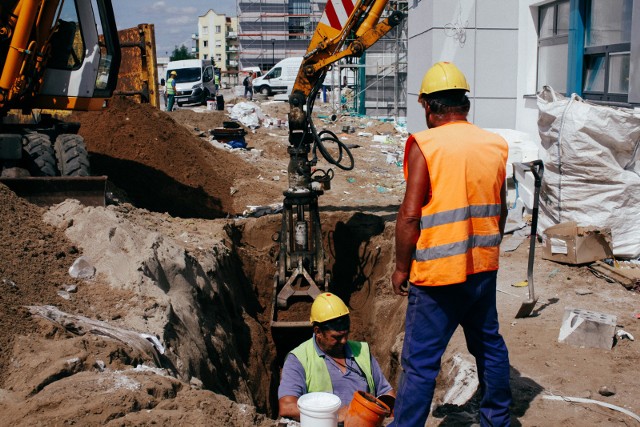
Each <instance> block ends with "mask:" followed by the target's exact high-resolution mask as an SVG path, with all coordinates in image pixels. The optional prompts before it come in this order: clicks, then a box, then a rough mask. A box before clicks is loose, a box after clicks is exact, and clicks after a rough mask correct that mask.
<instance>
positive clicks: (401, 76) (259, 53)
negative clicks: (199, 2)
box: [236, 0, 408, 119]
mask: <svg viewBox="0 0 640 427" xmlns="http://www.w3.org/2000/svg"><path fill="white" fill-rule="evenodd" d="M236 4H237V12H238V40H239V44H240V51H239V62H240V69H242V68H246V67H259V68H260V69H262V70H264V71H266V70H268V69H270V68H271V67H272V66H273V65H275V64H277V63H278V61H280V60H282V59H284V58H289V57H293V56H303V55H304V54H305V53H306V50H307V47H308V45H309V41H310V40H311V37H312V36H313V33H314V31H315V28H316V25H317V23H318V21H319V20H320V18H321V17H322V13H323V12H324V8H325V5H326V0H322V1H319V0H237V3H236ZM396 10H399V11H402V12H405V14H406V13H407V10H408V3H407V0H390V1H389V4H388V5H387V8H386V10H385V12H384V14H383V17H384V16H388V15H389V14H390V13H391V12H393V11H396ZM407 21H408V20H407V19H404V20H403V21H402V22H401V24H400V25H398V26H397V27H395V28H393V29H392V30H391V31H390V32H389V33H388V34H386V35H385V36H384V37H383V38H381V39H380V40H378V42H377V43H375V44H374V45H373V46H371V47H370V48H369V49H368V50H367V51H366V53H365V55H363V58H364V60H363V59H361V58H348V59H346V60H343V61H340V63H338V64H335V66H334V70H332V71H331V72H329V73H328V78H329V77H330V76H331V81H330V83H328V85H329V86H331V87H333V88H337V89H338V91H337V94H338V95H337V99H338V100H339V101H338V104H341V108H340V109H341V110H342V111H341V112H342V113H348V114H361V115H367V116H372V117H380V118H394V119H397V118H400V117H406V113H407V102H406V99H407V94H406V82H407V43H408V35H407ZM336 72H337V76H336ZM345 78H346V81H343V79H345ZM332 92H336V91H332ZM345 94H348V96H345ZM331 98H332V99H335V98H336V95H335V94H332V96H331Z"/></svg>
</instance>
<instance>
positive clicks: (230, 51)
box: [227, 46, 238, 53]
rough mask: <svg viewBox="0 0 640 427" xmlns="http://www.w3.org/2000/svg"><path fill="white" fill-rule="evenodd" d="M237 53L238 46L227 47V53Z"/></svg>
mask: <svg viewBox="0 0 640 427" xmlns="http://www.w3.org/2000/svg"><path fill="white" fill-rule="evenodd" d="M237 51H238V46H227V52H229V53H236V52H237Z"/></svg>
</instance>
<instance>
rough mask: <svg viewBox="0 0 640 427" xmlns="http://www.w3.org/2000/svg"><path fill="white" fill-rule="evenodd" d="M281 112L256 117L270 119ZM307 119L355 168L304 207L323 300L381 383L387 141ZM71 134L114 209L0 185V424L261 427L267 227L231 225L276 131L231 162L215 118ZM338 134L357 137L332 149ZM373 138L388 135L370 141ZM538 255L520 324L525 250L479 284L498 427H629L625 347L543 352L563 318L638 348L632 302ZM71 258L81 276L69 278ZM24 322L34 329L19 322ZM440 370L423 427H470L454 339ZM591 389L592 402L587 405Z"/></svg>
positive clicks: (97, 116) (280, 183) (632, 380)
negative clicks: (366, 349)
mask: <svg viewBox="0 0 640 427" xmlns="http://www.w3.org/2000/svg"><path fill="white" fill-rule="evenodd" d="M284 105H285V104H283V103H272V102H264V103H261V104H259V106H260V107H261V108H262V109H263V112H264V113H265V114H267V115H269V116H270V117H273V118H280V119H281V120H285V119H286V108H285V107H284ZM317 110H318V111H317V112H316V114H317V115H318V121H317V122H324V123H323V125H322V127H328V128H330V129H332V130H333V131H334V132H336V133H338V134H340V135H341V138H343V139H344V140H345V142H347V143H349V144H352V146H353V147H354V148H353V153H354V156H355V157H356V168H355V169H354V170H353V171H348V172H343V171H338V172H337V173H336V178H335V179H334V181H333V182H332V189H331V191H329V192H327V194H325V195H323V196H321V198H320V201H319V204H320V210H321V218H322V227H323V238H324V245H325V251H326V261H327V263H326V265H327V269H328V271H329V272H331V274H332V276H333V281H332V284H331V286H330V290H331V291H333V292H336V293H337V294H339V295H340V296H341V297H342V298H343V299H344V300H345V301H346V302H347V303H348V305H349V307H350V309H351V312H352V316H353V321H352V325H353V333H352V338H354V339H365V340H367V341H369V342H370V343H371V345H372V349H373V352H374V354H375V356H376V357H377V358H378V360H379V362H380V364H381V366H382V368H383V370H384V372H385V373H386V375H387V377H388V378H389V380H390V381H391V383H392V384H393V385H396V384H397V383H398V378H399V375H400V368H399V360H400V351H401V348H402V339H403V334H402V331H403V321H404V312H405V308H406V300H405V299H403V298H399V297H396V296H395V295H393V294H392V291H391V289H390V285H389V277H390V274H391V272H392V271H393V267H394V262H393V236H394V230H395V212H396V211H397V207H398V204H399V203H400V201H401V198H402V191H403V186H402V171H401V168H400V167H399V166H398V164H397V163H396V162H395V161H394V159H397V154H398V152H400V153H401V149H402V144H403V142H404V136H402V135H398V134H396V132H395V130H394V129H393V126H391V125H390V124H389V123H377V122H375V121H370V120H368V119H357V118H351V117H348V116H343V117H339V118H338V120H337V121H336V122H329V121H326V120H325V119H324V118H323V117H326V116H328V115H329V114H330V113H331V111H330V110H328V109H326V108H325V109H323V108H322V107H320V108H317ZM75 119H76V120H78V121H80V122H81V123H82V128H81V132H82V133H83V135H84V136H85V138H86V140H87V143H88V145H89V149H90V153H91V158H92V165H93V168H94V171H96V172H97V173H100V174H106V175H108V176H109V179H110V181H112V182H113V183H114V185H115V186H116V187H117V188H118V191H116V195H118V196H119V197H124V196H122V194H123V193H125V192H126V195H127V197H128V199H127V200H128V201H129V202H130V203H123V204H122V203H121V204H118V205H115V206H108V207H92V208H90V207H84V206H82V205H80V204H79V203H77V202H75V201H71V200H68V201H66V202H64V203H62V204H60V205H57V206H53V207H51V208H49V209H42V208H38V207H35V206H33V205H31V204H29V203H27V202H25V201H24V200H22V199H19V198H17V197H16V196H15V195H14V194H13V193H12V192H10V191H9V190H8V189H6V187H3V186H2V185H0V223H2V224H3V226H2V227H1V228H0V291H1V292H0V326H1V327H2V333H1V334H0V414H2V419H3V424H7V425H24V426H27V425H67V424H78V425H113V426H116V425H117V426H133V425H151V424H160V425H213V426H247V427H248V426H260V427H267V426H275V425H276V424H277V422H276V421H275V420H274V418H275V417H276V415H277V414H276V413H275V409H274V408H275V407H276V406H275V405H276V397H275V391H276V389H277V384H278V381H279V378H278V375H279V362H280V358H281V356H282V354H279V353H281V352H280V351H279V349H280V348H281V347H280V346H282V345H289V344H290V343H288V342H283V341H282V338H283V337H282V336H278V335H277V333H276V334H274V336H272V334H271V331H270V321H271V313H272V298H273V293H272V292H273V275H274V273H275V261H276V259H277V255H278V243H277V242H275V241H274V235H276V234H277V232H278V230H279V227H280V221H281V218H280V216H279V215H278V214H275V215H274V214H267V215H264V216H262V217H260V218H250V217H249V218H244V217H241V218H235V216H236V215H237V214H239V213H242V212H243V211H244V210H246V209H247V206H256V205H268V204H272V203H277V202H281V201H282V190H283V188H284V187H285V186H286V184H285V183H286V172H283V171H285V170H286V164H287V162H288V157H287V154H286V148H287V139H286V137H287V130H286V127H281V128H278V127H268V128H265V127H261V128H259V129H257V130H256V132H255V133H254V132H251V131H249V133H248V135H247V142H248V144H249V147H248V148H249V149H248V150H228V149H225V148H222V147H220V146H219V145H216V144H212V143H210V142H209V138H208V135H207V134H206V130H207V129H209V128H214V127H219V126H220V124H221V123H222V122H223V121H226V120H228V116H227V115H226V114H225V113H224V112H215V111H214V112H212V111H204V110H202V109H201V110H193V111H192V110H189V109H181V110H178V111H176V112H173V113H171V114H167V113H165V112H160V111H156V110H153V109H151V108H149V107H148V106H144V105H142V106H140V105H136V104H132V103H129V102H128V101H125V100H115V101H114V104H113V106H112V108H111V109H110V110H109V111H106V112H102V113H84V114H76V115H75ZM344 126H354V127H355V128H356V129H357V131H356V133H351V132H350V133H342V132H341V130H342V128H343V127H344ZM196 128H197V129H196ZM202 131H205V135H204V136H202V133H201V132H202ZM358 132H363V133H364V135H361V136H358ZM381 134H386V135H389V138H388V139H384V138H383V139H380V138H378V139H377V141H378V142H374V141H373V140H372V139H373V138H372V135H381ZM400 159H401V157H400ZM318 167H326V164H323V162H320V163H319V165H318ZM230 188H234V189H235V191H230ZM231 193H233V194H231ZM224 217H229V218H224ZM210 218H218V219H210ZM540 252H541V248H540V247H539V246H538V248H537V249H536V254H535V267H534V268H535V270H534V271H535V285H536V293H537V294H538V295H539V298H540V299H539V301H538V304H537V306H536V309H535V310H534V312H533V313H532V315H531V316H530V317H528V318H525V319H515V317H514V316H515V313H516V312H517V311H518V308H519V307H520V305H521V304H522V302H523V301H524V300H525V299H526V293H527V290H526V288H516V287H513V286H512V285H513V284H514V283H516V282H519V281H521V280H523V279H525V278H526V269H527V260H528V245H527V244H526V241H525V242H524V243H523V244H521V245H520V247H519V248H518V249H517V250H516V251H514V252H510V253H503V254H502V258H501V270H500V273H499V276H498V288H499V293H498V307H499V312H500V321H501V331H502V333H503V335H504V337H505V340H506V342H507V345H508V347H509V351H510V359H511V373H512V374H511V379H512V389H513V393H514V404H513V407H512V424H513V425H525V426H558V425H566V426H596V425H620V426H623V425H635V424H634V423H635V421H634V420H633V418H632V417H630V416H629V415H627V414H624V413H622V412H620V411H616V410H612V409H607V408H604V407H602V406H597V405H595V404H593V403H581V404H578V403H570V402H568V401H551V400H546V399H545V398H546V397H548V396H551V395H556V396H569V397H579V398H583V399H592V400H595V401H600V402H604V403H607V404H610V405H615V406H617V407H620V408H624V409H626V410H628V411H631V412H634V411H635V412H636V413H637V411H638V408H640V397H639V395H638V393H637V390H638V386H639V385H640V380H639V379H638V377H637V367H638V365H639V364H640V351H639V350H638V344H637V341H631V340H629V339H618V340H616V341H615V345H614V346H613V347H612V349H611V350H601V349H592V348H578V347H571V346H568V345H566V344H561V343H558V341H557V338H558V333H559V329H560V326H561V322H562V317H563V314H564V311H565V307H577V308H583V309H587V310H592V311H597V312H602V313H607V314H611V315H615V316H617V324H618V329H624V330H625V331H627V332H628V333H630V334H631V335H634V336H635V337H640V321H638V320H637V318H636V314H637V313H638V311H639V309H638V307H640V295H639V294H638V293H637V292H631V291H628V290H626V289H625V288H623V287H622V286H621V285H619V284H617V283H609V282H607V281H606V280H604V279H602V278H599V277H596V276H594V275H592V273H591V272H590V271H589V270H588V268H587V267H586V266H567V265H561V264H556V263H553V262H550V261H546V260H543V259H542V258H541V257H540ZM80 256H84V257H85V258H86V259H87V260H88V261H89V262H90V263H91V264H92V265H93V266H95V268H96V275H95V277H93V278H91V279H85V280H79V279H72V278H71V277H70V276H69V274H68V269H69V267H70V266H71V264H72V263H73V261H75V260H76V259H77V258H78V257H80ZM72 286H75V288H73V287H72ZM59 291H65V292H66V293H65V292H60V293H59ZM34 306H35V307H40V311H39V313H40V314H39V315H36V314H30V313H35V312H36V311H37V310H36V309H34V308H33V307H34ZM43 306H55V307H56V308H57V309H58V310H60V311H61V312H63V313H64V314H62V315H60V316H61V317H55V316H54V315H53V314H52V313H54V310H53V309H52V308H46V307H45V308H42V307H43ZM27 307H30V308H27ZM307 307H308V305H305V304H304V303H301V304H299V305H293V306H292V307H290V308H289V310H287V311H286V312H282V313H281V316H285V317H286V316H290V317H291V318H292V319H294V318H295V320H298V317H302V319H300V320H303V319H304V317H306V313H305V312H306V309H307ZM141 334H142V335H141ZM285 338H287V336H286V334H285ZM288 338H291V336H288ZM294 338H296V339H302V338H303V337H301V336H297V337H294ZM285 341H286V339H285ZM152 343H153V344H152ZM443 363H444V365H443V373H442V375H441V377H440V379H439V383H438V384H439V386H438V390H437V393H436V396H435V399H434V412H433V415H432V417H430V419H429V421H428V423H427V425H428V426H435V425H441V426H445V425H446V426H464V425H472V424H473V423H478V422H479V421H478V418H477V407H478V397H477V392H476V386H475V383H474V378H475V371H474V368H473V360H472V359H471V357H470V356H469V355H468V353H467V352H466V349H465V348H464V337H463V336H462V334H461V333H460V332H459V331H458V332H457V333H456V334H455V335H454V338H453V340H452V342H451V345H450V346H449V349H448V350H447V353H446V355H445V357H444V359H443ZM603 388H606V389H608V390H609V391H610V392H612V393H608V394H607V393H605V394H607V395H602V394H600V391H602V390H603ZM387 422H388V420H387Z"/></svg>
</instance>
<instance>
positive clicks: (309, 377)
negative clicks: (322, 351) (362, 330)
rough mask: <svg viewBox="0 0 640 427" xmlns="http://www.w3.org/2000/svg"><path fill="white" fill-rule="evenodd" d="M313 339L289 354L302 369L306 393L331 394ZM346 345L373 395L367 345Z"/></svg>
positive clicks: (325, 367)
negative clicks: (320, 392) (297, 361)
mask: <svg viewBox="0 0 640 427" xmlns="http://www.w3.org/2000/svg"><path fill="white" fill-rule="evenodd" d="M314 339H315V336H314V337H311V339H309V340H307V341H305V342H303V343H302V344H300V345H299V346H298V347H296V348H294V349H293V350H291V353H292V354H293V355H294V356H296V357H297V358H298V360H299V361H300V364H301V365H302V367H303V368H304V373H305V379H306V383H307V393H311V392H316V391H325V392H328V393H333V384H331V377H330V376H329V370H328V369H327V365H326V362H325V359H324V357H322V356H320V355H319V354H318V352H317V351H316V348H315V344H314ZM347 345H348V346H349V348H350V349H351V354H353V357H354V358H355V360H356V363H357V364H358V366H359V367H360V369H362V372H363V373H364V376H365V377H366V379H367V384H368V385H369V392H370V393H375V392H376V386H375V383H374V382H373V373H372V372H371V351H370V350H369V344H367V343H366V342H359V341H347Z"/></svg>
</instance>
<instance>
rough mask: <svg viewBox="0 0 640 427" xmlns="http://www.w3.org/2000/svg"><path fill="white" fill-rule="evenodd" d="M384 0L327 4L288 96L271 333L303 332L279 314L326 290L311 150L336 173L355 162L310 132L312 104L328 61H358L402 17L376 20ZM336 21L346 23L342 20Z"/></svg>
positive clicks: (329, 136) (329, 174)
mask: <svg viewBox="0 0 640 427" xmlns="http://www.w3.org/2000/svg"><path fill="white" fill-rule="evenodd" d="M387 1H388V0H356V1H355V3H354V2H352V0H329V1H328V2H327V6H326V8H325V11H324V14H323V16H322V19H321V21H320V22H319V23H318V26H317V28H316V31H315V33H314V35H313V37H312V39H311V42H310V44H309V47H308V49H307V52H306V54H305V56H304V59H303V61H302V65H301V67H300V70H299V71H298V75H297V78H296V81H295V83H294V86H293V89H292V93H291V95H290V97H289V106H290V110H289V148H288V152H289V156H290V160H289V166H288V179H289V187H288V189H287V190H286V191H285V192H284V203H283V213H282V225H281V231H280V233H279V242H280V253H279V257H278V262H277V271H276V274H275V277H274V301H273V316H272V322H271V326H272V331H273V332H276V331H277V330H278V329H280V328H285V329H284V330H291V328H304V327H308V326H309V322H308V321H307V320H306V319H305V320H302V321H297V320H293V321H292V320H290V319H289V316H284V313H283V312H284V311H285V310H286V309H287V308H288V307H289V306H290V305H291V304H292V303H295V302H296V301H298V300H300V299H303V300H304V299H306V300H313V299H314V298H315V297H316V296H317V295H319V294H320V293H321V292H322V291H325V290H328V287H329V284H330V282H331V276H330V274H329V273H327V272H326V271H325V265H324V250H323V245H322V230H321V225H320V215H319V211H318V196H320V195H321V194H323V192H324V190H328V189H329V188H330V181H331V179H332V178H333V170H332V169H327V170H326V171H324V170H321V169H315V165H316V164H317V161H318V157H317V152H318V151H319V152H320V154H321V155H322V156H323V157H324V158H325V160H327V161H328V162H329V163H330V164H332V165H335V166H337V167H338V168H340V169H343V170H350V169H352V168H353V166H354V161H353V156H352V154H351V152H350V151H349V149H348V147H347V146H346V145H345V144H344V143H342V142H341V141H340V140H339V138H338V137H337V136H336V135H335V134H334V133H333V132H331V131H329V130H322V131H320V132H318V131H317V130H316V127H315V126H314V124H313V121H312V112H313V105H314V102H315V100H316V98H317V96H318V92H319V90H320V88H321V87H322V83H323V81H324V78H325V75H326V73H327V71H328V70H329V69H330V67H331V65H332V64H333V63H335V62H336V61H339V60H340V59H342V58H345V57H359V56H361V55H362V54H363V53H364V51H365V50H366V49H367V48H369V47H370V46H371V45H373V44H374V43H375V42H376V41H378V40H379V39H380V38H381V37H383V36H384V35H385V34H386V33H388V32H389V31H390V30H391V29H392V28H393V27H395V26H396V25H398V24H399V23H400V22H401V21H402V20H403V19H404V14H402V13H401V12H398V11H395V12H392V13H391V14H390V15H389V16H388V17H386V18H384V19H382V20H381V19H380V17H381V15H382V14H383V12H384V9H385V7H386V5H387ZM339 16H346V19H344V21H341V19H340V18H339ZM310 154H311V155H312V157H311V158H309V155H310Z"/></svg>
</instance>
